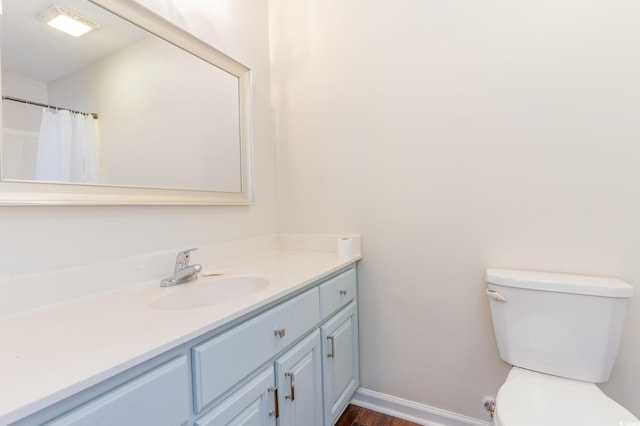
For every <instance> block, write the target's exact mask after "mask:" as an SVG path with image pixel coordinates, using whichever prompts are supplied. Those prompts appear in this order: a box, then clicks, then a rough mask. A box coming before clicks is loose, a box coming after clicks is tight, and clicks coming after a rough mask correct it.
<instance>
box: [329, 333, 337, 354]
mask: <svg viewBox="0 0 640 426" xmlns="http://www.w3.org/2000/svg"><path fill="white" fill-rule="evenodd" d="M327 340H329V341H330V342H331V353H328V354H327V357H329V358H335V357H336V342H335V340H334V338H333V336H327Z"/></svg>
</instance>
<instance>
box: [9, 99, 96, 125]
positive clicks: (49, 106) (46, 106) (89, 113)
mask: <svg viewBox="0 0 640 426" xmlns="http://www.w3.org/2000/svg"><path fill="white" fill-rule="evenodd" d="M5 99H6V100H8V101H14V102H20V103H23V104H27V105H36V106H41V107H45V108H52V109H56V110H61V109H62V110H65V111H71V112H73V113H76V114H85V115H90V116H92V117H93V118H94V119H96V120H97V119H98V114H96V113H95V112H82V111H76V110H74V109H69V108H63V107H59V106H55V105H47V104H42V103H40V102H33V101H28V100H26V99H20V98H14V97H13V96H3V97H2V100H5Z"/></svg>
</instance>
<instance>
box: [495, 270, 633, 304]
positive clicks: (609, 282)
mask: <svg viewBox="0 0 640 426" xmlns="http://www.w3.org/2000/svg"><path fill="white" fill-rule="evenodd" d="M486 280H487V282H489V283H492V284H497V285H502V286H505V287H516V288H524V289H529V290H541V291H555V292H558V293H571V294H584V295H589V296H604V297H631V296H633V287H631V286H630V285H629V284H627V283H626V282H624V281H622V280H619V279H617V278H606V277H591V276H585V275H572V274H558V273H552V272H536V271H520V270H515V269H498V268H488V269H487V272H486Z"/></svg>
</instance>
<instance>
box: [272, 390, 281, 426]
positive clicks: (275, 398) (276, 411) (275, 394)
mask: <svg viewBox="0 0 640 426" xmlns="http://www.w3.org/2000/svg"><path fill="white" fill-rule="evenodd" d="M269 392H273V405H274V408H275V409H274V410H269V416H273V415H275V416H276V419H277V418H278V417H280V408H279V407H278V388H276V387H274V386H269Z"/></svg>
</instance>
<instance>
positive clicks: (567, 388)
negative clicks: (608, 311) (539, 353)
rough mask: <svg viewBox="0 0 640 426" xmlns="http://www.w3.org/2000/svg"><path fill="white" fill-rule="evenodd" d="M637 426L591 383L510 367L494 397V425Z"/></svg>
mask: <svg viewBox="0 0 640 426" xmlns="http://www.w3.org/2000/svg"><path fill="white" fill-rule="evenodd" d="M625 422H627V423H628V425H629V426H636V425H637V426H640V421H638V419H637V418H636V417H634V416H633V414H631V413H630V412H629V411H627V410H626V409H625V408H624V407H623V406H621V405H620V404H618V403H617V402H615V401H614V400H612V399H611V398H609V397H608V396H606V395H605V394H604V393H603V392H602V391H601V390H600V389H599V388H598V387H597V386H596V385H595V384H593V383H587V382H581V381H578V380H571V379H565V378H562V377H556V376H551V375H548V374H543V373H537V372H534V371H529V370H524V369H521V368H518V367H514V368H513V369H512V370H511V372H510V373H509V376H508V377H507V380H506V382H505V383H504V384H503V385H502V387H501V388H500V390H499V391H498V396H497V397H496V412H495V419H494V424H495V425H496V426H566V425H580V426H608V425H611V426H620V425H625V424H627V423H625Z"/></svg>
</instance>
